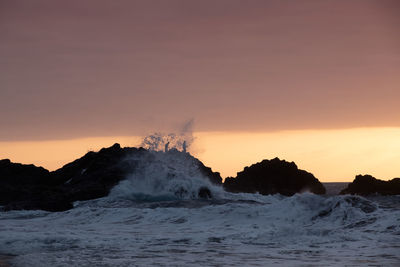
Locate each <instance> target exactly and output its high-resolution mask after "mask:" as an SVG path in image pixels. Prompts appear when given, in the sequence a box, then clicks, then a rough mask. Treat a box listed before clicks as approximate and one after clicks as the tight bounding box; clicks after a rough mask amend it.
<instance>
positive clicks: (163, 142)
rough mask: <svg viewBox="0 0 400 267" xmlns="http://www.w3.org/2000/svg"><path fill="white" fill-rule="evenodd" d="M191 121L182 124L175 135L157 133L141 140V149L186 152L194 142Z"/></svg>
mask: <svg viewBox="0 0 400 267" xmlns="http://www.w3.org/2000/svg"><path fill="white" fill-rule="evenodd" d="M194 139H195V138H194V137H193V120H190V121H188V122H186V123H184V124H183V125H182V127H181V129H179V130H178V131H177V133H162V132H157V133H153V134H149V135H147V136H146V137H144V138H143V141H142V143H141V144H140V146H141V147H143V148H146V149H148V150H152V151H167V150H169V149H176V150H179V151H184V152H186V150H187V149H189V147H190V145H191V144H192V143H193V142H194Z"/></svg>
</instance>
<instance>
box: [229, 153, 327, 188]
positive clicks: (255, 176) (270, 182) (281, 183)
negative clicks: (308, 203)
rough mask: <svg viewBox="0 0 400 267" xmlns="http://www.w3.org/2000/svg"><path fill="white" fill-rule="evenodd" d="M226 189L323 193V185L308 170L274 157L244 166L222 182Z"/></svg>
mask: <svg viewBox="0 0 400 267" xmlns="http://www.w3.org/2000/svg"><path fill="white" fill-rule="evenodd" d="M224 188H225V189H226V190H227V191H230V192H234V193H238V192H244V193H256V192H258V193H260V194H263V195H269V194H278V193H279V194H282V195H285V196H291V195H294V194H296V193H299V192H303V191H310V192H312V193H315V194H325V188H324V186H323V185H322V184H321V183H320V182H319V181H318V179H317V178H315V177H314V175H312V174H311V173H309V172H306V171H304V170H299V169H298V168H297V166H296V164H295V163H294V162H287V161H284V160H280V159H279V158H274V159H272V160H263V161H261V162H259V163H256V164H253V165H251V166H250V167H245V168H244V170H243V171H241V172H239V173H238V174H237V176H236V178H227V179H225V182H224Z"/></svg>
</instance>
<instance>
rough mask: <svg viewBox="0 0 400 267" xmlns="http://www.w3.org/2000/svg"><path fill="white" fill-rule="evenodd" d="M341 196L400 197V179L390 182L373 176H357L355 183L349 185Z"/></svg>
mask: <svg viewBox="0 0 400 267" xmlns="http://www.w3.org/2000/svg"><path fill="white" fill-rule="evenodd" d="M340 194H352V195H363V196H366V195H371V194H380V195H400V178H394V179H392V180H389V181H382V180H379V179H376V178H375V177H373V176H371V175H357V176H356V178H355V179H354V181H353V182H351V183H350V184H348V186H347V188H345V189H343V190H342V191H341V192H340Z"/></svg>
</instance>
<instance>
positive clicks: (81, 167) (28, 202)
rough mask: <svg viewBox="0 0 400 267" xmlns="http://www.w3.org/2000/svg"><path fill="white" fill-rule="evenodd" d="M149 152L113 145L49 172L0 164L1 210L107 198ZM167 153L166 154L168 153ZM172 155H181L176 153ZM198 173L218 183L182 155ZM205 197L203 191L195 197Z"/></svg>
mask: <svg viewBox="0 0 400 267" xmlns="http://www.w3.org/2000/svg"><path fill="white" fill-rule="evenodd" d="M149 153H151V152H150V151H148V150H146V149H143V148H129V147H128V148H121V147H120V145H119V144H114V145H113V146H111V147H109V148H103V149H101V150H100V151H98V152H88V153H87V154H86V155H84V156H83V157H81V158H80V159H77V160H75V161H73V162H71V163H68V164H67V165H65V166H64V167H62V168H60V169H58V170H56V171H54V172H49V171H48V170H46V169H44V168H42V167H36V166H34V165H23V164H19V163H12V162H11V161H10V160H1V161H0V206H4V207H3V209H4V210H12V209H27V210H28V209H42V210H47V211H63V210H68V209H71V208H72V202H74V201H78V200H89V199H95V198H100V197H104V196H107V195H108V194H109V192H110V190H111V189H112V188H113V187H114V186H115V185H116V184H118V183H119V182H120V181H121V180H123V179H125V178H126V177H127V175H128V174H130V173H132V172H134V171H136V169H137V168H139V167H138V161H137V160H132V158H135V159H140V158H143V157H146V156H148V155H149ZM168 153H169V152H168ZM175 153H183V152H179V151H176V152H175ZM185 157H187V159H188V160H191V161H192V162H193V164H196V165H197V166H198V168H199V170H200V172H201V173H202V174H203V175H204V176H205V177H207V178H208V179H209V180H210V181H211V182H212V183H214V184H221V181H222V178H221V176H220V175H219V173H215V172H212V170H211V169H210V168H208V167H206V166H204V164H203V163H201V162H200V161H199V160H198V159H196V158H194V157H192V156H191V155H190V154H188V153H186V154H185ZM203 196H205V197H209V196H210V192H209V191H207V190H205V189H203V190H201V192H199V197H203Z"/></svg>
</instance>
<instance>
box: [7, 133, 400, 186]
mask: <svg viewBox="0 0 400 267" xmlns="http://www.w3.org/2000/svg"><path fill="white" fill-rule="evenodd" d="M194 136H195V142H194V144H193V145H192V146H191V147H190V150H189V151H190V152H191V153H192V154H193V155H195V156H196V157H198V158H199V159H201V160H202V161H203V162H204V163H205V164H206V165H208V166H211V167H212V168H213V170H214V171H219V172H221V175H222V176H223V177H224V178H225V177H227V176H236V172H238V171H241V170H242V169H243V167H244V166H249V165H251V164H253V163H256V162H259V161H261V160H263V159H271V158H274V157H280V158H281V159H286V160H288V161H294V162H296V163H297V165H298V167H299V168H302V169H305V170H307V171H310V172H312V173H313V174H314V175H315V176H316V177H317V178H319V179H320V180H321V181H324V182H332V181H336V182H337V181H352V180H353V179H354V177H355V175H357V174H371V175H373V176H375V177H377V178H380V179H384V180H388V179H392V178H394V177H399V176H400V164H399V162H400V153H399V151H400V128H356V129H347V130H303V131H278V132H259V133H251V132H196V133H195V134H194ZM115 142H119V143H120V144H121V145H122V146H138V145H139V144H140V142H141V138H140V137H137V136H136V137H135V136H122V137H121V136H120V137H118V136H115V137H97V138H82V139H72V140H58V141H35V142H32V141H31V142H0V154H1V155H2V156H3V157H7V158H11V159H12V160H13V161H16V162H23V163H35V164H36V165H39V166H44V167H46V168H49V169H50V170H54V169H57V168H59V167H61V166H62V165H63V164H66V163H68V162H70V161H72V160H74V159H76V158H79V157H81V156H82V155H84V154H85V153H86V152H88V151H89V150H98V149H100V148H102V147H105V146H111V145H112V144H114V143H115Z"/></svg>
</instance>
